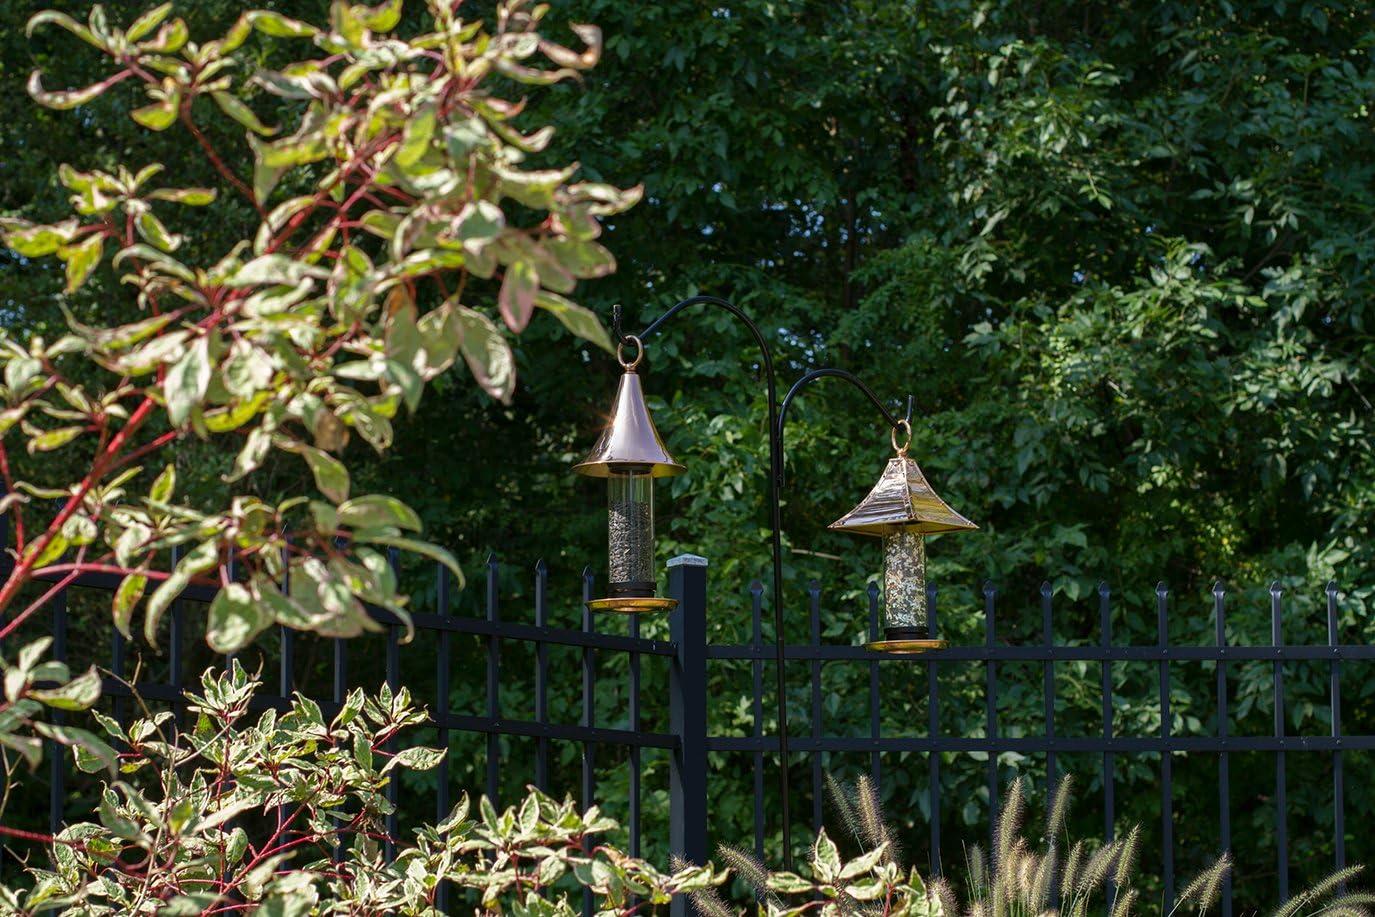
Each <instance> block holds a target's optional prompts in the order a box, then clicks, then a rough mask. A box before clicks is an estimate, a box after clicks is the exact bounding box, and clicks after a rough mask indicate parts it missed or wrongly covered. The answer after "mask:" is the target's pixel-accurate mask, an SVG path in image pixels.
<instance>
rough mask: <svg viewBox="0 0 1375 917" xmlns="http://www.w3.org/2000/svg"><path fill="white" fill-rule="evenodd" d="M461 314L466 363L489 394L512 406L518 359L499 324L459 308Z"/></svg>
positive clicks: (460, 320) (466, 309) (458, 311)
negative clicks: (498, 326)
mask: <svg viewBox="0 0 1375 917" xmlns="http://www.w3.org/2000/svg"><path fill="white" fill-rule="evenodd" d="M457 314H458V323H459V327H461V328H462V329H463V345H462V348H461V350H462V353H463V360H464V362H466V363H467V364H468V369H469V370H471V371H472V374H473V378H474V379H476V380H477V384H478V385H480V386H482V389H483V390H484V391H485V392H487V394H489V395H491V396H492V397H493V398H496V399H497V400H498V401H501V402H502V403H503V404H509V403H510V402H511V396H512V395H513V394H514V393H515V390H516V358H515V355H514V354H513V353H511V345H510V344H508V343H507V342H506V338H505V337H504V336H503V335H502V333H501V331H500V330H499V329H498V328H497V326H496V324H495V323H494V322H493V321H492V320H491V319H489V318H488V317H487V316H485V315H483V314H482V313H481V312H476V311H474V310H473V309H470V308H468V307H467V306H459V307H458V309H457Z"/></svg>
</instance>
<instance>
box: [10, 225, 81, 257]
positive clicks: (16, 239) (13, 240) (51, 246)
mask: <svg viewBox="0 0 1375 917" xmlns="http://www.w3.org/2000/svg"><path fill="white" fill-rule="evenodd" d="M76 230H77V222H76V220H64V221H62V222H61V223H53V224H51V225H43V224H40V225H29V224H21V225H19V226H18V227H16V228H14V229H10V230H8V231H6V232H5V244H6V245H8V246H9V247H10V248H12V249H14V250H15V251H16V252H18V253H19V254H21V255H23V256H24V257H25V258H39V257H42V256H43V255H51V254H53V253H55V252H57V251H59V250H61V249H62V248H63V247H64V246H65V245H67V244H68V243H70V242H71V241H72V239H74V238H76Z"/></svg>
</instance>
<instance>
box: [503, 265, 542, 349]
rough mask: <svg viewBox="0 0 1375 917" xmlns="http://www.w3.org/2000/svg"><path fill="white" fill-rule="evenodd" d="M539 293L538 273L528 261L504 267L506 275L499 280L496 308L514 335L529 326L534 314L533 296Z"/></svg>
mask: <svg viewBox="0 0 1375 917" xmlns="http://www.w3.org/2000/svg"><path fill="white" fill-rule="evenodd" d="M538 292H539V272H538V271H537V270H535V266H534V265H533V264H531V263H530V262H529V261H516V262H513V263H511V264H508V265H507V266H506V275H505V276H504V277H502V279H501V292H500V293H499V294H497V307H498V308H499V309H500V310H501V317H502V318H504V319H505V320H506V327H508V328H510V329H511V330H512V331H514V332H516V334H520V333H521V332H522V331H524V330H525V326H526V325H528V324H530V316H531V315H533V314H534V312H535V294H536V293H538Z"/></svg>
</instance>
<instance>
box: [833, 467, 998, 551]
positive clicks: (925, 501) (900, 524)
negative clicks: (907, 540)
mask: <svg viewBox="0 0 1375 917" xmlns="http://www.w3.org/2000/svg"><path fill="white" fill-rule="evenodd" d="M829 528H833V529H838V530H840V531H845V532H853V533H855V534H856V535H888V534H891V533H893V532H896V531H899V530H902V529H907V530H914V531H917V532H921V533H923V534H928V535H933V534H936V533H938V532H959V531H966V530H969V529H977V528H978V526H977V525H975V524H974V523H972V522H970V521H969V520H968V519H966V518H964V517H963V516H961V515H960V514H959V513H957V512H955V511H954V510H953V509H951V508H950V507H949V506H948V505H947V504H946V502H945V501H944V500H942V499H941V498H940V497H938V496H936V492H935V491H934V490H932V489H931V485H930V484H929V483H927V481H926V476H925V475H924V474H922V473H921V468H919V467H918V466H917V463H916V462H915V461H913V460H912V459H911V458H908V457H907V456H906V455H897V456H894V457H893V458H891V459H889V460H888V467H887V468H885V469H883V475H882V476H881V477H880V478H879V479H878V483H877V484H875V485H874V489H873V490H871V491H869V495H868V496H867V497H865V498H864V499H863V500H861V501H860V502H859V505H858V506H856V507H855V508H854V509H852V510H850V511H849V512H848V513H846V514H845V515H844V516H841V517H840V518H839V519H837V520H836V521H835V522H832V523H831V524H830V526H829Z"/></svg>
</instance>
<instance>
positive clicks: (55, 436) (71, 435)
mask: <svg viewBox="0 0 1375 917" xmlns="http://www.w3.org/2000/svg"><path fill="white" fill-rule="evenodd" d="M85 429H86V428H85V427H58V428H57V429H56V430H46V431H44V432H42V433H40V434H38V435H37V436H35V437H33V438H32V439H30V440H29V452H52V451H53V450H54V449H61V448H62V447H63V446H65V445H67V443H69V442H71V441H72V440H74V439H76V438H77V437H78V436H80V435H81V434H82V432H84V431H85Z"/></svg>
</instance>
